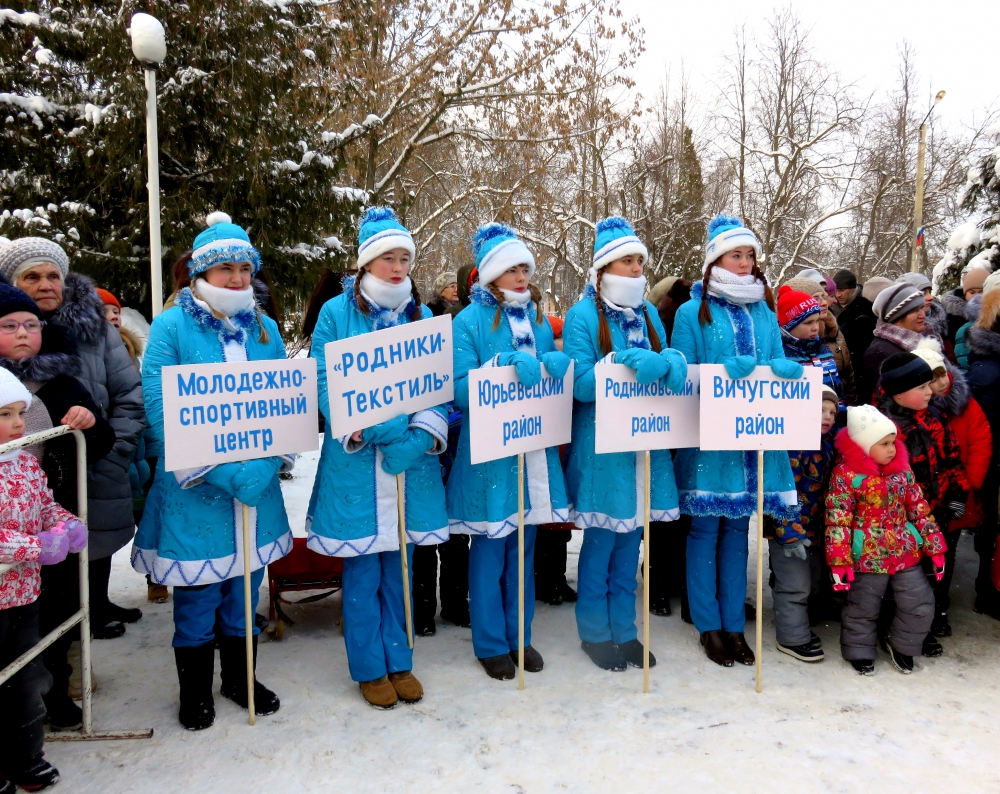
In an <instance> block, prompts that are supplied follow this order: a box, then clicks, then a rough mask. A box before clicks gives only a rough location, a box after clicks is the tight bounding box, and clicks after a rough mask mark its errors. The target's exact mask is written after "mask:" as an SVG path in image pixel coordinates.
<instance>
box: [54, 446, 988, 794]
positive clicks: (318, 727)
mask: <svg viewBox="0 0 1000 794" xmlns="http://www.w3.org/2000/svg"><path fill="white" fill-rule="evenodd" d="M316 457H317V456H316V455H312V456H305V458H304V459H303V460H301V461H300V463H299V466H298V467H297V470H296V473H295V479H294V480H292V481H291V482H286V483H285V486H286V500H287V502H288V507H289V512H290V514H291V518H292V522H293V526H294V527H295V528H296V532H297V534H301V532H302V524H303V519H304V514H305V508H306V503H307V500H308V495H309V490H310V488H311V485H312V472H313V470H314V468H315V465H316ZM576 538H577V539H576V542H575V543H574V544H573V546H571V547H570V548H571V558H570V566H569V567H570V573H571V578H573V576H575V570H576V557H575V552H576V550H578V548H579V536H578V535H577V536H576ZM750 559H751V566H753V561H754V553H753V550H751V558H750ZM975 559H976V557H975V554H974V552H973V550H972V543H971V542H970V539H969V538H965V539H964V540H963V543H962V547H961V548H960V551H959V560H960V570H959V571H958V575H957V576H956V580H955V584H954V598H953V602H954V603H953V608H952V611H951V619H952V624H953V626H954V629H955V635H954V636H953V637H951V638H948V639H945V640H944V641H943V643H944V645H945V655H944V656H943V657H941V658H939V659H920V660H918V662H917V667H918V669H917V671H916V672H915V673H914V674H913V675H911V676H903V675H901V674H899V673H897V672H896V671H895V670H894V669H893V668H892V667H891V665H890V664H889V661H888V659H887V658H886V657H885V656H884V655H881V656H880V658H879V661H878V665H877V669H876V675H875V677H874V678H863V677H860V676H858V675H856V674H855V673H854V672H853V671H852V670H851V668H850V667H849V666H848V665H847V663H846V662H844V661H842V660H841V659H840V656H839V652H838V647H837V637H838V630H839V625H838V624H831V625H825V626H820V627H819V628H818V630H817V631H818V633H819V634H820V635H821V636H822V638H823V641H824V645H825V647H826V650H827V659H826V661H825V662H823V663H821V664H818V665H812V666H809V665H805V664H803V663H801V662H797V661H795V660H793V659H790V658H789V657H787V656H784V655H782V654H780V653H777V652H776V651H775V650H774V632H773V628H772V627H771V624H770V597H769V595H767V588H765V615H766V620H765V630H764V646H765V647H764V691H763V693H762V694H759V695H758V694H756V693H755V692H754V686H753V684H754V670H753V668H752V667H751V668H747V667H736V668H732V669H723V668H721V667H717V666H716V665H714V664H712V663H711V662H709V661H708V660H707V659H706V658H705V656H704V654H703V653H702V652H701V648H700V646H699V644H698V638H697V635H696V633H695V631H694V628H693V627H691V626H689V625H687V624H685V623H682V622H681V619H680V616H679V608H678V607H677V606H676V602H675V614H674V615H673V616H671V617H668V618H658V617H654V618H653V619H652V620H653V622H652V627H651V630H652V648H653V651H654V652H655V654H656V656H657V659H658V661H659V663H658V665H657V666H656V667H655V668H654V669H653V670H652V686H651V690H652V691H651V692H650V694H648V695H643V694H642V691H641V690H642V671H641V670H634V669H630V670H629V671H627V672H626V673H617V674H616V673H605V672H602V671H600V670H598V669H597V668H596V667H595V666H594V665H592V664H591V663H590V661H589V660H588V659H587V658H586V657H585V656H584V654H583V652H582V651H581V650H580V646H579V640H578V638H577V634H576V625H575V621H574V616H573V608H572V606H571V605H565V604H564V605H562V606H559V607H551V606H547V605H544V604H539V605H538V607H537V611H536V616H535V623H534V638H535V640H534V644H535V646H536V647H537V648H538V649H539V650H540V651H541V652H542V654H543V655H544V656H545V670H544V671H543V672H542V673H539V674H536V675H528V676H527V688H526V690H525V691H524V692H518V691H517V683H516V681H513V682H504V683H501V682H497V681H493V680H491V679H489V678H487V677H486V675H485V673H483V671H482V669H481V668H480V667H479V665H478V664H477V663H476V661H475V658H474V657H473V653H472V642H471V638H470V633H469V630H468V629H461V628H456V627H454V626H451V625H450V624H439V627H438V633H437V635H436V636H434V637H418V638H417V639H416V656H415V663H414V671H415V673H416V675H417V676H418V677H419V678H420V680H421V681H422V682H423V684H424V687H425V690H426V693H427V694H426V696H425V697H424V699H423V701H422V702H420V703H418V704H416V705H413V706H402V705H401V706H399V707H397V708H396V709H394V710H392V711H388V712H379V711H375V710H374V709H372V708H370V707H369V706H367V705H366V704H365V703H364V701H363V700H362V698H361V695H360V693H359V691H358V688H357V685H356V684H354V683H353V682H352V681H351V680H350V677H349V675H348V673H347V662H346V658H345V654H344V643H343V639H342V637H341V636H340V632H339V629H338V617H339V614H340V597H339V595H336V596H333V597H331V598H329V599H326V600H324V601H320V602H318V603H315V604H311V605H308V606H303V607H291V608H289V612H290V615H291V616H292V617H293V618H294V619H295V621H296V624H295V625H294V626H292V627H291V628H289V629H288V630H287V631H286V635H285V639H284V641H282V642H266V641H263V642H261V645H260V663H259V673H260V678H261V680H262V681H264V682H265V683H266V684H267V685H268V686H270V687H271V688H273V689H274V690H275V691H276V692H277V693H278V694H279V695H280V697H281V702H282V705H281V711H280V712H278V713H277V714H275V715H273V716H271V717H262V718H260V719H259V720H258V722H257V725H256V727H253V728H251V727H249V726H248V725H247V723H246V712H243V711H240V710H239V709H238V708H237V707H236V706H235V705H234V704H232V703H230V702H229V701H227V700H224V699H222V698H221V697H218V698H217V701H216V707H217V710H218V718H217V720H216V723H215V725H214V726H213V727H212V728H211V729H209V730H207V731H204V732H201V733H189V732H187V731H185V730H183V729H182V728H181V727H180V725H179V724H178V722H177V718H176V713H177V679H176V673H175V670H174V661H173V652H172V651H171V649H170V638H171V633H172V620H171V609H172V605H171V604H169V603H168V604H163V605H153V604H148V603H146V598H145V590H146V588H145V581H144V580H143V579H142V578H141V577H140V576H138V575H137V574H135V573H133V572H132V570H131V569H130V568H129V566H128V550H127V549H125V550H123V551H122V552H121V553H120V554H118V555H117V556H116V558H115V560H114V570H113V575H112V580H111V593H112V598H113V599H114V600H115V601H116V602H117V603H119V604H122V605H123V606H129V607H131V606H140V607H142V609H143V612H144V617H143V619H142V620H141V621H140V622H139V623H138V624H136V625H134V626H129V628H128V633H127V634H126V635H125V636H124V637H122V638H121V639H117V640H110V641H101V642H95V643H94V655H95V665H96V672H97V676H98V678H99V682H100V691H99V692H98V693H97V695H96V696H95V699H94V708H95V725H96V727H98V728H137V727H153V728H155V730H156V732H155V735H154V737H153V738H152V739H151V740H148V741H125V742H96V743H69V744H61V743H60V744H49V745H47V746H46V753H47V756H48V758H49V759H50V760H51V761H52V762H53V763H55V764H56V765H57V766H58V767H59V769H60V771H61V773H62V775H63V782H62V783H61V784H60V785H59V788H58V789H57V791H66V792H76V793H79V794H83V793H84V792H97V793H99V794H107V793H108V792H114V794H124V793H125V792H201V791H206V792H214V791H219V792H222V791H241V792H249V791H251V790H252V791H261V792H268V793H269V794H271V793H275V794H280V793H283V792H332V791H344V792H351V794H358V793H359V792H407V793H408V794H410V793H412V792H438V791H448V792H467V791H477V792H510V791H515V792H530V793H531V794H535V792H550V791H579V792H591V791H593V792H614V793H615V794H625V792H633V791H640V790H642V791H648V792H667V791H669V792H688V791H691V792H698V794H709V793H710V792H716V791H733V792H757V791H760V792H774V791H789V792H812V791H823V792H826V791H829V792H859V791H878V792H880V794H884V793H885V792H907V794H912V793H913V792H924V791H928V792H930V791H941V790H948V791H952V792H956V794H957V793H958V792H962V794H965V793H966V792H996V791H998V790H1000V762H998V759H1000V752H998V749H997V748H998V742H1000V691H998V689H1000V687H998V683H1000V677H998V675H997V670H998V663H1000V623H997V622H995V621H992V620H990V619H988V618H985V617H983V616H981V615H976V614H974V613H973V612H972V609H971V607H972V590H971V587H972V580H973V577H974V561H975ZM752 576H753V571H752V570H751V577H752ZM265 587H266V582H265ZM640 592H641V591H640ZM293 597H294V596H293ZM261 601H262V606H261V611H263V610H264V607H263V603H264V602H265V601H266V598H265V597H263V594H262V599H261ZM747 631H748V635H749V636H751V637H752V627H751V626H749V625H748V627H747ZM216 691H218V678H216Z"/></svg>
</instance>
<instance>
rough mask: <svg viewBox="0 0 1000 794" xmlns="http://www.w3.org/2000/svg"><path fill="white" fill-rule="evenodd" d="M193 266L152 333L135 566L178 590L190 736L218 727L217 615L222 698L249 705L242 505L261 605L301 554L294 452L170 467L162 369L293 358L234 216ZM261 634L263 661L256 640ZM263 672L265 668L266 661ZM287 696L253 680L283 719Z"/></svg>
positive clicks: (200, 246)
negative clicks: (290, 473)
mask: <svg viewBox="0 0 1000 794" xmlns="http://www.w3.org/2000/svg"><path fill="white" fill-rule="evenodd" d="M208 224H209V226H208V228H207V229H206V230H205V231H203V232H202V233H201V234H199V235H198V236H197V237H196V238H195V241H194V250H193V252H192V253H191V255H190V259H189V261H188V263H187V268H188V273H189V274H190V276H191V285H190V286H189V287H185V288H184V289H182V290H180V292H179V293H178V296H177V302H176V304H175V305H173V306H169V307H168V308H166V309H165V310H164V311H163V313H162V314H160V315H158V316H157V317H156V318H155V319H154V320H153V324H152V326H151V327H150V331H149V342H148V344H147V345H146V355H145V357H144V358H143V361H142V392H143V398H144V400H145V403H146V422H147V433H146V438H147V441H148V445H149V446H148V454H149V455H150V457H156V458H159V463H158V464H157V467H156V476H155V479H154V481H153V487H152V488H151V489H150V492H149V495H148V496H147V497H146V507H145V510H144V512H143V516H142V521H141V522H140V524H139V531H138V532H137V533H136V536H135V542H134V545H133V547H132V567H133V568H135V570H137V571H138V572H139V573H144V574H148V575H149V577H150V579H151V581H153V582H156V583H158V584H165V585H174V640H173V646H174V656H175V658H176V662H177V677H178V680H179V681H180V700H181V706H180V715H179V716H180V722H181V724H182V725H183V726H184V727H185V728H187V729H188V730H202V729H204V728H208V727H209V726H210V725H211V724H212V723H213V722H214V720H215V704H214V702H213V699H212V679H213V678H214V675H215V649H214V646H213V641H214V640H215V639H216V638H215V625H216V616H218V623H219V625H220V627H221V631H222V636H221V637H220V638H218V639H219V661H220V664H221V668H222V695H223V696H224V697H227V698H229V699H230V700H232V701H235V702H236V703H237V704H239V705H240V706H242V707H243V708H247V668H246V639H245V638H246V630H247V627H246V622H245V613H244V601H243V575H242V574H243V555H242V537H243V507H242V505H244V504H245V505H248V506H249V507H250V538H251V542H252V544H253V549H252V551H251V554H250V564H251V565H250V567H251V574H250V591H251V593H252V594H253V595H252V597H253V605H252V606H253V609H256V607H257V599H258V590H259V589H260V583H261V581H262V580H263V578H264V568H265V566H266V565H267V564H268V563H269V562H272V561H273V560H276V559H279V558H281V557H283V556H284V555H285V554H287V553H288V552H289V550H290V549H291V547H292V533H291V531H290V530H289V528H288V517H287V515H286V514H285V503H284V500H283V499H282V496H281V488H280V486H279V482H278V474H279V472H280V471H283V470H285V471H287V470H290V469H291V467H292V466H293V465H294V460H293V459H292V458H291V457H289V456H282V457H269V458H258V459H256V460H247V461H243V462H237V463H222V464H220V465H217V466H201V467H198V468H195V469H185V470H178V471H173V472H168V471H166V470H165V469H164V457H163V450H164V438H163V388H162V385H161V380H160V371H161V370H162V369H163V367H167V366H170V365H174V364H212V363H222V362H238V361H262V360H268V359H280V358H285V346H284V344H283V343H282V341H281V336H280V334H279V333H278V326H277V324H276V323H275V322H274V321H273V320H272V319H271V318H270V317H267V316H265V315H263V314H262V313H261V312H260V310H259V308H258V307H257V304H256V301H255V299H254V293H253V287H251V286H250V279H251V277H252V276H253V275H256V273H257V272H258V271H259V270H260V254H259V253H258V252H257V249H256V248H254V247H253V246H252V245H251V244H250V238H249V236H248V235H247V233H246V232H245V231H244V230H243V229H241V228H240V227H239V226H237V225H236V224H234V223H232V222H231V221H230V218H229V216H228V215H226V214H225V213H221V212H214V213H212V214H211V215H209V216H208ZM252 631H253V633H254V638H253V640H254V661H255V663H256V656H257V653H256V652H257V637H256V635H257V634H258V633H259V632H260V630H259V629H258V628H256V627H252ZM255 666H256V664H255ZM279 705H280V703H279V701H278V698H277V696H276V695H275V694H274V693H273V692H271V691H270V690H269V689H267V688H266V687H265V686H264V685H263V684H261V683H260V682H258V681H256V680H255V682H254V710H255V712H256V713H257V714H273V713H274V712H275V711H277V710H278V706H279Z"/></svg>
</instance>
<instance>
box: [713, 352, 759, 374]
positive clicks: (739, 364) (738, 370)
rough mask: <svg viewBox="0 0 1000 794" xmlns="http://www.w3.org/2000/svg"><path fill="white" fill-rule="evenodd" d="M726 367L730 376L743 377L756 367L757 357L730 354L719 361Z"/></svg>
mask: <svg viewBox="0 0 1000 794" xmlns="http://www.w3.org/2000/svg"><path fill="white" fill-rule="evenodd" d="M719 363H721V364H722V366H724V367H725V368H726V374H727V375H728V376H729V377H730V378H734V379H737V378H745V377H747V376H748V375H749V374H750V373H751V372H753V371H754V369H756V367H757V359H755V358H754V357H753V356H730V357H729V358H724V359H722V361H721V362H719Z"/></svg>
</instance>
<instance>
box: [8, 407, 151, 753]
mask: <svg viewBox="0 0 1000 794" xmlns="http://www.w3.org/2000/svg"><path fill="white" fill-rule="evenodd" d="M68 433H72V434H73V437H74V438H75V439H76V504H77V515H78V516H79V518H80V520H81V521H82V522H83V523H84V525H87V441H86V439H84V437H83V433H82V432H80V431H79V430H71V429H70V428H68V427H66V426H65V425H62V426H60V427H54V428H52V429H51V430H43V431H42V432H40V433H33V434H31V435H30V436H25V437H24V438H19V439H17V440H16V441H9V442H7V443H6V444H0V455H2V454H3V453H5V452H12V451H13V450H15V449H21V448H22V447H27V446H30V445H32V444H38V443H40V442H42V441H48V440H50V439H53V438H58V437H59V436H64V435H66V434H68ZM14 564H15V565H18V564H20V563H14ZM89 564H90V559H89V555H88V553H87V548H86V547H84V549H83V550H82V551H81V552H80V608H79V609H78V610H77V611H76V612H74V613H73V614H72V615H71V616H70V617H68V618H66V620H64V621H63V622H62V623H60V624H59V626H57V627H56V628H55V629H53V630H52V631H51V632H49V633H48V634H47V635H45V636H44V637H43V638H42V639H41V640H40V641H39V642H38V644H37V645H35V646H34V647H32V648H30V649H29V650H27V651H25V652H24V653H22V654H21V655H20V656H18V657H17V658H16V659H15V660H14V661H13V662H11V663H10V664H9V665H7V667H5V668H4V669H3V670H0V684H3V683H4V682H5V681H7V680H8V679H10V678H11V677H12V676H13V675H15V674H16V673H17V672H18V671H19V670H21V669H22V668H23V667H24V666H25V665H26V664H28V662H30V661H31V660H32V659H34V658H35V657H36V656H38V655H39V654H40V653H42V651H44V650H45V649H46V648H48V647H49V646H50V645H51V644H52V643H54V642H55V641H56V640H58V639H59V638H60V637H61V636H62V635H64V634H65V633H66V632H68V631H69V630H70V629H72V628H73V627H74V626H76V625H77V624H79V625H80V666H81V671H80V672H81V675H80V689H81V690H82V696H83V697H82V708H83V726H82V728H81V729H80V731H60V732H53V733H49V734H48V735H47V736H46V737H45V738H46V740H47V741H50V742H53V741H54V742H70V741H82V740H90V741H93V740H97V739H149V738H151V737H152V735H153V729H152V728H140V729H134V730H109V731H95V730H94V725H93V708H92V704H91V698H92V695H93V690H92V688H91V678H90V672H91V670H90V664H91V662H90V582H89V577H88V573H89ZM12 567H13V565H10V564H3V565H0V573H2V572H3V571H4V570H9V569H10V568H12Z"/></svg>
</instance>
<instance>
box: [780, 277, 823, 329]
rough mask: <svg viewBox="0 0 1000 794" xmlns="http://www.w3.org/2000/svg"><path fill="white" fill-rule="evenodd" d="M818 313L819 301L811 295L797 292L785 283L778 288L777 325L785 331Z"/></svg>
mask: <svg viewBox="0 0 1000 794" xmlns="http://www.w3.org/2000/svg"><path fill="white" fill-rule="evenodd" d="M819 313H820V308H819V303H818V302H817V301H816V299H815V298H814V297H812V296H811V295H806V293H804V292H798V291H796V290H794V289H792V288H791V287H789V286H788V285H787V284H785V285H784V286H783V287H782V288H781V289H779V290H778V325H780V326H781V327H782V328H784V329H785V330H786V331H791V330H792V329H793V328H794V327H795V326H796V325H798V324H799V323H801V322H802V321H803V320H806V319H808V318H809V317H812V316H813V315H814V314H819Z"/></svg>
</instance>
